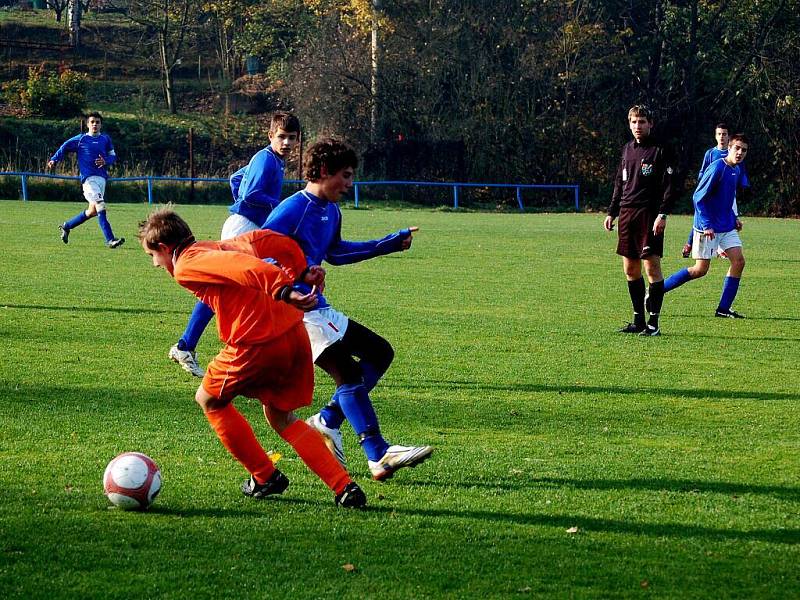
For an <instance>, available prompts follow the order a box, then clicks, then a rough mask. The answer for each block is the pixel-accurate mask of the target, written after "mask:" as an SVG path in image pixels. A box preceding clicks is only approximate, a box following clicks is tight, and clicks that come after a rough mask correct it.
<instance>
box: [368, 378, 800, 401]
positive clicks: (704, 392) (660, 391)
mask: <svg viewBox="0 0 800 600" xmlns="http://www.w3.org/2000/svg"><path fill="white" fill-rule="evenodd" d="M381 386H382V387H385V388H401V389H404V390H408V389H421V390H424V389H448V390H449V389H456V388H465V389H470V390H476V391H490V392H529V393H555V394H564V393H568V394H622V395H634V394H635V395H639V396H641V395H645V394H650V395H655V396H678V397H680V398H697V399H701V400H705V399H709V398H724V399H728V398H735V399H742V400H800V394H792V393H789V392H747V391H739V390H719V389H688V388H664V387H659V388H640V387H623V386H612V385H609V386H599V385H550V384H544V383H507V384H495V383H487V382H482V381H456V380H451V381H433V380H420V379H415V380H414V381H402V382H391V381H384V382H381Z"/></svg>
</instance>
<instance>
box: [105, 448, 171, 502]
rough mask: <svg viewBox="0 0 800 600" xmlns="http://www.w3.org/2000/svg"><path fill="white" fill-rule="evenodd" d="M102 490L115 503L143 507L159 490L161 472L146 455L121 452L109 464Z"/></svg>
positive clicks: (153, 498)
mask: <svg viewBox="0 0 800 600" xmlns="http://www.w3.org/2000/svg"><path fill="white" fill-rule="evenodd" d="M103 490H104V492H105V495H106V496H108V499H109V500H111V503H112V504H113V505H114V506H118V507H119V508H121V509H123V510H145V509H147V508H149V507H150V505H151V504H152V503H153V500H155V499H156V496H157V495H158V492H159V491H161V471H160V470H159V468H158V465H157V464H156V463H155V462H154V461H153V459H152V458H150V457H149V456H147V455H146V454H141V453H140V452H123V453H122V454H120V455H119V456H117V457H116V458H114V460H112V461H111V462H110V463H108V466H107V467H106V472H105V473H104V474H103Z"/></svg>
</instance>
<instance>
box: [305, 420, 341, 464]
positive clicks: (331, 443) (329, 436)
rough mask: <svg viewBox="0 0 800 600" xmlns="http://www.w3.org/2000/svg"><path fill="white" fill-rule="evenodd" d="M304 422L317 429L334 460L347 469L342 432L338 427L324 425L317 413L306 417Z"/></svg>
mask: <svg viewBox="0 0 800 600" xmlns="http://www.w3.org/2000/svg"><path fill="white" fill-rule="evenodd" d="M306 423H308V424H309V425H310V426H311V427H313V428H314V429H316V430H317V431H319V433H320V435H321V436H322V439H323V440H324V441H325V445H326V446H327V447H328V450H330V451H331V453H332V454H333V456H335V457H336V460H338V461H339V464H340V465H342V468H343V469H344V470H345V471H346V470H347V460H346V459H345V457H344V445H343V444H342V432H341V431H339V430H338V429H332V428H330V427H328V426H327V425H325V424H324V423H323V422H322V418H321V417H320V416H319V413H317V414H315V415H312V416H310V417H308V419H306Z"/></svg>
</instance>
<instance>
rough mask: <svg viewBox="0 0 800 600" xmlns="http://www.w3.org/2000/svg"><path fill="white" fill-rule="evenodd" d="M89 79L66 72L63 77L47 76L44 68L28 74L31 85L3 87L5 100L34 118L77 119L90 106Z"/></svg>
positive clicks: (21, 84)
mask: <svg viewBox="0 0 800 600" xmlns="http://www.w3.org/2000/svg"><path fill="white" fill-rule="evenodd" d="M88 80H89V78H88V77H87V76H86V75H84V74H82V73H76V72H75V71H72V70H70V69H69V68H64V69H62V70H61V72H60V73H47V72H46V70H45V67H44V65H39V66H37V67H31V68H30V69H29V70H28V80H27V82H21V81H19V80H16V81H10V82H8V83H6V84H4V85H3V97H4V100H5V101H6V102H7V103H8V104H9V105H11V106H12V107H15V108H22V109H24V110H25V111H26V112H27V113H28V114H30V115H38V116H45V117H48V116H49V117H60V118H66V117H73V116H77V115H80V114H81V111H82V110H83V107H84V106H86V85H87V82H88Z"/></svg>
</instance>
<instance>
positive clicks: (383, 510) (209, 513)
mask: <svg viewBox="0 0 800 600" xmlns="http://www.w3.org/2000/svg"><path fill="white" fill-rule="evenodd" d="M414 485H418V483H415V484H414ZM273 504H274V505H279V504H294V505H303V506H307V507H309V508H310V509H312V510H315V511H318V510H319V508H320V507H321V506H327V505H329V506H330V507H331V509H333V510H337V511H341V510H342V509H336V508H335V507H334V506H333V505H332V504H331V503H329V502H322V501H319V502H318V501H310V500H305V499H299V498H280V499H269V500H264V501H263V502H260V503H259V506H265V507H268V506H271V505H273ZM277 508H278V509H279V508H280V507H279V506H278V507H277ZM149 512H150V513H154V514H163V515H167V516H175V517H181V518H187V517H208V518H215V519H218V518H241V517H252V516H257V514H256V513H254V511H250V510H242V509H210V508H209V509H197V508H186V509H173V508H164V507H162V508H156V507H153V508H152V509H151V510H150V511H149ZM347 515H351V516H352V517H353V518H358V517H359V516H360V515H363V516H365V517H371V516H375V517H378V518H380V519H381V520H384V519H385V517H386V516H389V515H390V516H392V517H397V515H406V516H409V517H427V518H437V519H471V520H478V521H485V522H488V523H494V524H496V525H500V526H502V525H524V526H537V527H557V528H559V529H565V530H566V529H567V528H570V527H578V529H579V531H581V532H583V533H588V532H593V533H619V534H635V535H644V536H649V537H671V538H704V539H706V540H709V541H714V540H734V541H742V542H768V543H773V544H800V530H798V529H752V530H742V529H721V528H715V527H705V526H701V525H692V524H684V523H644V522H639V523H633V522H630V521H622V520H616V519H602V518H597V517H585V516H576V515H546V514H536V513H510V512H504V511H488V510H485V511H484V510H463V511H462V510H450V509H433V508H424V507H423V508H403V507H395V506H375V505H368V506H367V507H366V508H365V509H364V510H363V511H348V512H347ZM264 516H267V515H266V514H265V515H264Z"/></svg>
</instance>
